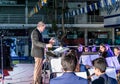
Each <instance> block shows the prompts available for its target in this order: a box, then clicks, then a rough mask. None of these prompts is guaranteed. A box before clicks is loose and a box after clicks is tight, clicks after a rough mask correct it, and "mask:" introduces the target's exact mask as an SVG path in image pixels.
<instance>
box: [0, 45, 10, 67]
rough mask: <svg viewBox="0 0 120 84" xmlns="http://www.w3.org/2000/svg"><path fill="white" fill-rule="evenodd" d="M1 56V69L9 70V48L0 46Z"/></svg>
mask: <svg viewBox="0 0 120 84" xmlns="http://www.w3.org/2000/svg"><path fill="white" fill-rule="evenodd" d="M2 49H3V50H2V51H3V52H2V54H3V68H4V69H11V57H10V46H7V45H3V46H2ZM1 61H2V60H1V46H0V69H1Z"/></svg>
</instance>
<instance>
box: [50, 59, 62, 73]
mask: <svg viewBox="0 0 120 84" xmlns="http://www.w3.org/2000/svg"><path fill="white" fill-rule="evenodd" d="M51 70H52V72H62V65H61V58H54V59H51Z"/></svg>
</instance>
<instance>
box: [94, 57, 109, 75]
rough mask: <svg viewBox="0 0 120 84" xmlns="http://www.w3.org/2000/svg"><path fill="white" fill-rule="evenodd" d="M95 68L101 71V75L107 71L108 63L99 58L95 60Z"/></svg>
mask: <svg viewBox="0 0 120 84" xmlns="http://www.w3.org/2000/svg"><path fill="white" fill-rule="evenodd" d="M93 66H94V67H95V68H98V69H99V70H100V72H101V73H103V72H105V71H106V68H107V62H106V60H105V59H104V58H102V57H101V58H97V59H95V60H93Z"/></svg>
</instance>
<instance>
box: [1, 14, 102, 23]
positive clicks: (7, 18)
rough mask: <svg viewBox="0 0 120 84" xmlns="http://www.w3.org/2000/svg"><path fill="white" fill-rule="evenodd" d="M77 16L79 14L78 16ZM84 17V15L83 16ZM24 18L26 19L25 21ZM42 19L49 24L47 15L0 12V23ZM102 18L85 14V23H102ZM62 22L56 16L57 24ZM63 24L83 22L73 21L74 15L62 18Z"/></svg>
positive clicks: (29, 21)
mask: <svg viewBox="0 0 120 84" xmlns="http://www.w3.org/2000/svg"><path fill="white" fill-rule="evenodd" d="M78 17H79V16H78ZM83 18H84V17H83ZM26 19H27V20H28V21H27V23H26ZM41 20H42V21H44V22H45V23H47V24H51V23H50V22H52V20H51V19H49V18H48V16H47V15H39V14H35V15H33V16H32V17H25V14H0V24H36V23H37V22H38V21H41ZM103 20H104V18H103V17H102V16H98V15H91V16H87V22H85V23H91V24H95V23H103ZM61 23H62V18H61V17H60V16H58V18H57V24H61ZM64 23H65V24H83V23H77V22H76V23H75V17H68V18H64Z"/></svg>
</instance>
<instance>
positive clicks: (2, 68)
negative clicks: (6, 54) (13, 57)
mask: <svg viewBox="0 0 120 84" xmlns="http://www.w3.org/2000/svg"><path fill="white" fill-rule="evenodd" d="M3 37H4V35H1V37H0V40H1V44H0V45H1V71H2V84H4V72H3V70H4V67H3V60H4V59H3V43H2V40H3Z"/></svg>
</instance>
